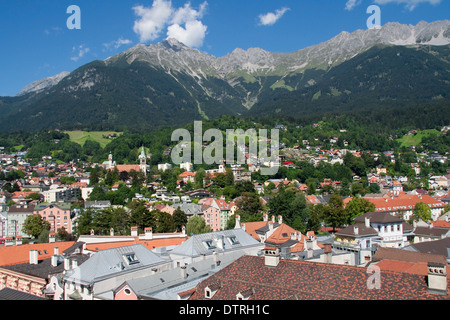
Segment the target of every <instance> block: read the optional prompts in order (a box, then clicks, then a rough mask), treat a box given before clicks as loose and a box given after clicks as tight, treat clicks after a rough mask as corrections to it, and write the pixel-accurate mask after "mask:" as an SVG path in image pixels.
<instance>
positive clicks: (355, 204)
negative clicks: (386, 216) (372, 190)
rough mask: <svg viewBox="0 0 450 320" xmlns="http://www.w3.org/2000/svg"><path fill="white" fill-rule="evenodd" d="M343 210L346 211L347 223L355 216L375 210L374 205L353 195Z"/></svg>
mask: <svg viewBox="0 0 450 320" xmlns="http://www.w3.org/2000/svg"><path fill="white" fill-rule="evenodd" d="M345 211H346V212H347V218H348V220H347V223H349V224H350V223H352V221H353V220H354V219H355V218H356V217H358V216H360V215H363V214H365V213H367V212H371V211H375V205H374V204H373V203H372V202H370V201H369V200H367V199H363V198H360V197H355V198H353V199H352V200H351V201H350V202H349V203H347V206H346V207H345Z"/></svg>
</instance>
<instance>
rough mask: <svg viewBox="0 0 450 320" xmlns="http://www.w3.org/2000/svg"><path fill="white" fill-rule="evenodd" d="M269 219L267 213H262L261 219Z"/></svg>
mask: <svg viewBox="0 0 450 320" xmlns="http://www.w3.org/2000/svg"><path fill="white" fill-rule="evenodd" d="M268 220H269V216H268V215H267V213H264V214H263V221H268Z"/></svg>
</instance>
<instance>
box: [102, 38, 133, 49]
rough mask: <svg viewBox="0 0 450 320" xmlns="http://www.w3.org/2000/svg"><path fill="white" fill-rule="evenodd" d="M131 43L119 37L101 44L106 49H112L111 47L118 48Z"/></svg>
mask: <svg viewBox="0 0 450 320" xmlns="http://www.w3.org/2000/svg"><path fill="white" fill-rule="evenodd" d="M131 43H133V42H132V41H131V40H129V39H123V38H119V39H117V40H114V41H111V42H109V43H104V44H103V46H104V47H105V49H107V50H109V49H112V48H114V49H119V48H120V47H121V46H124V45H127V44H131Z"/></svg>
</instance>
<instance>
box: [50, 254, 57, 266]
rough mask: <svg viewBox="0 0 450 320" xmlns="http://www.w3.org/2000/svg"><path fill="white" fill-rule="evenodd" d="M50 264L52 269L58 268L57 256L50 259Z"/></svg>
mask: <svg viewBox="0 0 450 320" xmlns="http://www.w3.org/2000/svg"><path fill="white" fill-rule="evenodd" d="M51 263H52V267H57V266H58V256H57V255H55V254H54V255H52V258H51Z"/></svg>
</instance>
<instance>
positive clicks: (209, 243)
mask: <svg viewBox="0 0 450 320" xmlns="http://www.w3.org/2000/svg"><path fill="white" fill-rule="evenodd" d="M203 244H204V245H205V247H206V249H215V248H216V246H215V245H214V242H213V241H212V240H206V241H203Z"/></svg>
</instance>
